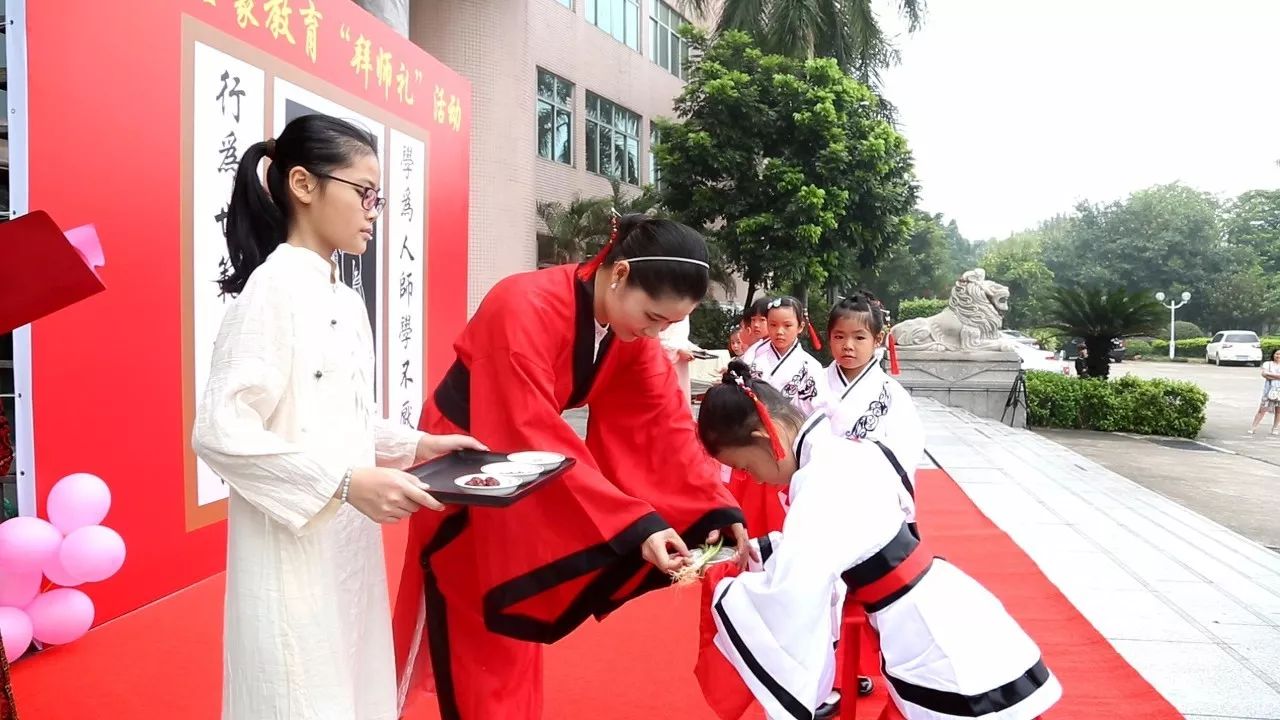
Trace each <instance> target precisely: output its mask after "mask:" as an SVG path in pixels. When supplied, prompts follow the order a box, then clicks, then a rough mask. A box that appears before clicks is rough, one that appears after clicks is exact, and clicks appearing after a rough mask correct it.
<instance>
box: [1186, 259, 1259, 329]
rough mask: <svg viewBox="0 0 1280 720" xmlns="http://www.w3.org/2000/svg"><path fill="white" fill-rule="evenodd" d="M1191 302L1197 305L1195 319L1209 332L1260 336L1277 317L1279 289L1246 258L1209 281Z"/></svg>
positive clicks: (1253, 262) (1254, 262)
mask: <svg viewBox="0 0 1280 720" xmlns="http://www.w3.org/2000/svg"><path fill="white" fill-rule="evenodd" d="M1191 303H1193V304H1197V305H1200V308H1199V312H1198V313H1197V317H1200V318H1202V320H1203V324H1204V325H1205V326H1206V327H1207V328H1208V329H1210V330H1211V331H1212V332H1217V331H1219V330H1254V331H1256V332H1258V333H1259V334H1261V333H1263V332H1264V331H1265V329H1266V327H1267V326H1268V325H1270V324H1271V323H1273V322H1274V321H1275V319H1276V318H1277V317H1280V288H1278V287H1277V286H1276V282H1275V275H1274V274H1268V273H1266V272H1264V271H1263V269H1262V267H1261V266H1260V265H1259V264H1258V262H1257V261H1256V260H1252V258H1250V261H1249V262H1246V263H1244V264H1243V267H1241V268H1239V269H1237V270H1234V271H1231V272H1225V273H1222V274H1220V275H1216V276H1214V277H1212V278H1209V280H1208V282H1207V284H1206V285H1205V287H1204V288H1203V291H1202V292H1200V293H1199V294H1197V295H1194V296H1193V297H1192V298H1191ZM1188 308H1190V304H1189V305H1188Z"/></svg>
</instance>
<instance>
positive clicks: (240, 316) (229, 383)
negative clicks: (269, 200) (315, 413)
mask: <svg viewBox="0 0 1280 720" xmlns="http://www.w3.org/2000/svg"><path fill="white" fill-rule="evenodd" d="M289 302H290V299H289V297H288V294H287V293H286V292H285V291H284V290H283V289H281V288H278V287H272V286H271V285H270V284H267V283H259V284H256V285H255V284H252V283H251V284H250V287H249V288H247V289H246V291H245V292H244V293H242V294H241V295H240V296H239V297H238V298H237V299H236V300H235V302H233V303H232V304H231V305H230V307H228V308H227V314H226V316H225V317H224V318H223V321H222V327H221V329H220V330H219V332H218V340H217V343H216V345H215V347H214V352H213V362H212V364H211V367H210V370H209V382H208V385H207V386H206V388H205V392H204V396H203V399H202V400H201V402H200V406H199V408H198V410H197V411H196V419H195V427H194V429H193V431H192V440H191V444H192V448H193V449H194V450H195V452H196V454H197V455H198V456H199V457H200V459H202V460H204V461H205V463H207V464H208V465H209V467H210V468H211V469H212V470H213V471H214V472H215V473H217V474H218V476H219V477H221V478H222V479H223V480H225V481H226V482H227V484H228V485H230V486H231V487H232V488H233V489H234V490H235V491H236V493H238V494H239V495H240V496H241V497H243V498H244V499H245V500H247V501H249V502H250V503H251V504H252V505H253V506H254V507H256V508H258V509H259V510H261V511H262V512H264V513H266V514H267V515H268V516H270V517H271V518H272V519H274V520H275V521H277V522H279V523H281V524H283V525H285V526H286V527H288V528H289V529H290V530H292V531H293V532H294V533H297V534H301V533H303V532H304V531H305V530H306V529H307V527H308V524H309V523H310V522H311V521H312V520H313V519H315V518H316V517H317V516H319V515H320V514H321V511H322V510H324V509H325V507H326V506H328V505H329V504H330V503H334V504H335V506H336V503H337V502H338V501H337V500H335V498H334V495H335V494H336V493H337V490H338V486H339V485H340V484H341V482H342V478H343V475H344V474H345V473H346V468H345V467H342V466H341V465H337V464H334V463H332V462H329V461H326V460H324V459H322V458H320V457H316V456H314V455H313V454H310V453H307V452H305V451H304V450H303V449H302V448H301V447H300V446H298V445H296V444H294V443H291V442H289V441H287V440H285V439H284V438H282V437H280V436H279V435H277V434H275V433H273V432H272V431H270V430H268V429H267V427H266V422H267V418H270V417H271V415H272V414H273V413H274V411H275V409H276V406H277V405H278V404H279V402H280V399H281V397H282V396H283V395H284V393H285V392H286V389H287V387H288V383H289V377H290V368H291V366H292V363H293V352H294V346H293V345H294V334H293V313H292V310H291V308H290V307H289Z"/></svg>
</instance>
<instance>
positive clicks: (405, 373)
mask: <svg viewBox="0 0 1280 720" xmlns="http://www.w3.org/2000/svg"><path fill="white" fill-rule="evenodd" d="M405 319H406V320H408V318H405ZM411 382H413V378H411V377H409V361H408V360H405V361H404V362H402V363H400V387H402V388H407V387H409V383H411Z"/></svg>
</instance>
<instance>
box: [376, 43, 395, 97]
mask: <svg viewBox="0 0 1280 720" xmlns="http://www.w3.org/2000/svg"><path fill="white" fill-rule="evenodd" d="M376 64H377V68H378V69H377V71H376V72H377V74H378V87H380V88H382V97H384V98H390V97H391V76H392V73H393V72H394V71H393V70H392V68H391V53H389V52H387V51H386V50H383V49H382V48H378V59H377V63H376Z"/></svg>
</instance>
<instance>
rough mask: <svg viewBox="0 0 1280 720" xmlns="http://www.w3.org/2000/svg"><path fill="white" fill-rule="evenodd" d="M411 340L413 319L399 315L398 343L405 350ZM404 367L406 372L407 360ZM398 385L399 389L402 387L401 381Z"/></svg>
mask: <svg viewBox="0 0 1280 720" xmlns="http://www.w3.org/2000/svg"><path fill="white" fill-rule="evenodd" d="M412 339H413V319H412V318H410V317H409V316H408V315H401V316H400V342H401V343H403V344H404V349H405V350H408V349H409V341H410V340H412ZM404 366H405V369H406V370H407V369H408V367H409V361H408V360H405V361H404ZM400 385H401V387H403V386H404V382H403V381H401V383H400Z"/></svg>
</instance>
